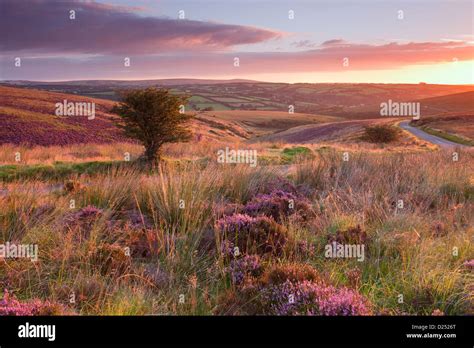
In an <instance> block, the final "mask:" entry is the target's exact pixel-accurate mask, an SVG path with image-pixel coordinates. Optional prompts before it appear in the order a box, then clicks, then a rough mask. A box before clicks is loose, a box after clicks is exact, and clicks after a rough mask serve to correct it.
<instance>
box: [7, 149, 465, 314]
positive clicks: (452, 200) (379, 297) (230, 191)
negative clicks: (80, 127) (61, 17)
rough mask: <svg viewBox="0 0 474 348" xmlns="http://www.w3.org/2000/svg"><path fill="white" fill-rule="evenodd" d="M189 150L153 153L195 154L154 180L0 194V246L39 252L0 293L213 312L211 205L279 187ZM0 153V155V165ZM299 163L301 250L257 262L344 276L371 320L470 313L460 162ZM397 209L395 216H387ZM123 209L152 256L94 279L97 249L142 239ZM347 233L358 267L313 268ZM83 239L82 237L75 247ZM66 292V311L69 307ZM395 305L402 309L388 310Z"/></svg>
mask: <svg viewBox="0 0 474 348" xmlns="http://www.w3.org/2000/svg"><path fill="white" fill-rule="evenodd" d="M201 145H202V147H200V148H194V149H193V151H191V150H188V149H186V146H187V145H172V146H170V147H169V148H167V151H168V154H169V155H172V156H177V157H178V158H187V157H190V156H191V154H192V153H194V154H195V155H196V154H199V155H200V156H204V157H205V156H207V157H208V160H207V161H168V162H167V164H165V165H163V166H162V167H161V169H160V170H159V171H154V172H143V171H141V170H139V169H138V168H134V167H133V166H132V165H130V166H129V167H126V166H125V167H121V168H118V169H112V170H109V171H107V172H99V173H94V174H80V175H75V176H74V177H71V178H70V179H72V180H76V181H78V182H80V184H81V185H78V187H79V188H78V189H77V190H72V191H71V192H69V191H67V190H65V189H64V188H63V186H62V184H61V182H58V181H50V180H47V179H42V180H40V179H31V180H28V181H13V182H11V183H8V184H6V183H5V184H3V191H2V194H1V195H0V206H1V207H2V209H1V211H0V241H1V242H6V241H16V242H21V243H37V244H38V245H39V252H40V255H39V261H38V262H36V263H33V262H30V261H29V260H24V259H8V260H4V261H2V262H0V281H1V283H2V284H4V285H3V286H4V287H7V288H8V289H9V290H11V291H13V292H14V293H16V294H17V295H18V297H19V298H21V299H27V298H35V297H39V298H43V299H46V298H48V299H53V300H56V301H59V302H62V303H64V304H65V305H66V306H68V307H70V308H71V309H72V310H74V311H75V312H77V313H80V314H118V315H124V314H131V315H142V314H212V313H214V310H215V308H216V306H217V305H218V301H219V298H220V296H221V295H222V294H223V292H224V291H232V289H233V288H232V285H231V284H230V283H229V278H228V277H229V276H228V274H227V272H226V267H225V265H224V263H223V260H222V258H221V257H220V256H219V254H217V255H216V254H215V253H213V252H210V251H208V250H207V249H202V247H201V245H202V243H203V241H206V240H209V238H211V239H212V238H213V236H214V235H213V233H212V230H213V226H214V222H215V220H216V219H217V218H219V217H220V214H222V207H223V206H224V207H225V206H227V205H228V204H239V203H245V202H246V201H248V200H249V199H251V198H252V197H253V196H254V195H255V194H256V193H258V192H260V191H261V190H263V188H264V187H265V186H266V185H267V184H268V182H269V181H271V179H272V178H275V177H281V171H280V170H278V169H277V167H273V166H261V165H260V166H257V167H256V168H251V167H249V166H248V165H222V164H217V163H215V160H212V159H213V158H215V157H211V155H212V154H213V153H214V151H215V150H216V148H215V147H214V146H213V145H212V144H210V143H203V144H201ZM267 145H270V144H256V145H254V146H255V147H256V148H258V149H259V150H261V151H262V152H263V151H269V150H271V149H269V148H267ZM270 146H273V147H276V148H277V150H281V149H278V147H279V146H283V147H285V146H286V145H284V144H271V145H270ZM12 149H13V148H11V147H10V148H8V147H6V148H5V147H3V148H2V150H1V154H2V155H1V158H2V161H4V162H5V161H7V160H6V159H7V158H8V156H7V154H8V153H9V151H11V150H12ZM69 149H71V152H73V151H72V149H75V150H77V152H78V153H82V154H86V153H88V151H89V152H90V151H97V147H93V149H92V148H91V149H87V148H84V147H82V148H81V147H77V148H74V147H73V148H69ZM63 150H64V149H59V148H58V149H44V148H43V149H34V148H33V149H30V150H28V149H25V151H26V152H25V153H26V159H27V161H28V162H27V163H38V162H41V163H43V161H52V162H54V161H57V160H60V159H62V160H64V159H65V157H61V156H67V154H65V151H63ZM274 150H275V149H274ZM312 150H314V149H312ZM28 151H30V152H28ZM60 151H62V152H63V154H62V155H61V154H59V152H60ZM68 151H69V150H68ZM121 151H123V148H114V147H109V146H108V145H101V146H100V147H99V150H98V152H99V153H100V155H99V156H97V157H91V158H102V159H118V158H119V157H120V153H121ZM135 151H136V152H138V151H139V148H135ZM56 153H58V154H56ZM313 153H314V155H315V157H313V159H312V160H309V161H305V162H303V163H300V164H298V165H295V172H294V175H293V177H292V178H291V179H292V180H293V181H294V182H295V183H296V184H303V185H304V186H305V187H306V189H310V190H309V191H310V192H313V194H308V196H307V197H308V199H310V200H311V204H312V206H313V208H314V210H315V211H316V212H317V214H316V215H315V216H314V217H313V218H312V219H311V220H310V221H309V222H308V223H305V224H300V223H298V222H294V221H288V222H284V224H285V227H286V228H287V229H288V231H289V233H290V235H291V236H292V240H294V241H295V243H296V241H306V242H307V243H309V244H310V245H312V247H313V249H314V250H313V251H312V252H311V253H307V252H302V251H301V250H300V249H299V248H298V247H297V245H296V244H295V245H294V246H290V247H291V248H293V250H292V251H291V252H289V253H286V254H285V255H284V256H281V257H280V258H276V257H273V258H270V259H267V260H266V262H267V263H268V264H281V263H290V262H295V261H298V262H302V263H306V264H309V265H312V266H313V267H314V268H316V269H317V270H318V271H319V272H320V273H321V274H324V275H325V276H326V277H327V278H328V279H330V280H331V281H332V282H333V283H334V284H336V285H348V284H350V279H349V278H348V274H349V272H350V271H351V270H354V269H358V270H360V272H361V279H360V281H359V282H358V283H357V285H356V286H357V290H358V291H360V292H361V293H362V294H363V295H365V296H366V297H367V298H368V299H369V300H370V301H371V302H372V303H373V304H374V306H375V309H376V313H384V314H394V315H399V314H404V313H410V314H431V313H432V312H433V310H435V309H440V310H442V311H443V312H444V313H446V314H468V313H471V314H472V313H473V303H474V296H473V292H472V291H473V287H474V278H473V275H472V273H469V272H468V271H466V270H465V269H464V268H463V266H462V264H463V262H465V261H466V260H470V259H472V258H474V250H473V247H472V239H473V237H474V229H473V226H474V217H473V209H472V208H473V202H474V186H473V183H474V177H473V174H472V173H474V170H473V169H474V153H473V152H472V151H467V150H466V151H462V152H460V157H459V161H458V162H453V161H452V158H451V155H450V153H446V152H427V153H417V154H410V153H399V154H388V153H369V154H367V153H361V152H352V153H351V155H350V158H349V161H347V162H346V161H343V160H342V154H341V152H340V151H338V149H324V151H313ZM81 156H82V155H81ZM81 156H75V157H74V158H73V160H74V161H79V160H80V158H81ZM82 158H86V159H88V158H90V157H87V156H84V157H82ZM282 179H283V178H282ZM311 189H312V190H311ZM71 199H74V200H75V204H76V206H75V208H73V209H71V208H70V202H71ZM400 199H401V200H403V202H404V207H403V209H398V208H396V202H397V201H398V200H400ZM181 202H184V206H180V203H181ZM90 205H93V206H95V207H97V208H99V209H101V211H102V214H101V215H100V216H98V217H97V218H95V219H94V220H93V221H92V223H91V224H90V225H87V226H88V227H80V226H79V227H78V226H75V225H68V224H67V223H65V221H68V220H67V217H68V216H70V214H73V213H77V212H78V211H79V209H80V208H83V207H86V206H90ZM130 212H133V214H135V215H137V216H138V217H139V218H138V220H139V223H138V225H139V227H138V231H145V230H146V231H147V232H146V236H147V237H146V238H148V239H147V241H148V242H149V243H151V244H153V245H154V246H155V247H156V248H155V249H153V252H152V253H150V254H149V255H147V256H143V257H138V256H136V255H135V254H132V257H131V260H130V261H131V263H130V266H129V268H126V271H120V270H123V268H121V267H119V266H120V265H119V264H118V265H115V264H114V262H115V263H119V262H120V259H115V258H113V259H111V261H110V260H109V261H107V262H109V263H107V267H112V269H115V270H116V271H113V272H112V273H107V274H105V275H104V274H103V273H102V272H103V269H104V264H102V263H101V262H104V261H100V260H103V258H98V257H95V256H94V257H93V255H96V253H97V251H98V250H108V249H107V247H108V245H119V246H120V247H122V248H125V247H130V248H132V249H133V248H135V247H136V239H134V238H135V237H134V236H135V234H136V233H138V234H139V235H140V236H145V235H143V234H140V233H144V232H137V231H135V232H133V231H134V229H133V228H131V227H130V226H127V222H130V221H131V218H130V217H129V214H130ZM111 224H112V226H115V227H113V228H111V227H110V226H111ZM355 225H360V226H361V228H362V229H363V230H365V231H367V234H368V238H369V239H368V240H369V241H368V242H367V248H368V249H367V254H366V257H365V261H364V262H357V261H356V260H354V259H338V260H332V259H327V258H325V257H324V246H325V244H326V243H327V237H328V236H329V235H331V234H333V233H335V232H336V231H338V230H341V229H344V228H349V227H353V226H355ZM84 228H87V229H88V230H87V232H88V234H87V235H88V237H81V238H79V237H78V233H80V232H81V233H83V232H84V230H83V229H84ZM81 229H82V230H81ZM135 229H136V228H135ZM140 240H141V239H140ZM148 242H145V244H143V245H144V247H145V248H149V247H150V245H151V244H147V243H148ZM140 243H144V242H143V241H142V242H140ZM140 245H142V244H140ZM143 245H142V247H143ZM453 248H457V251H458V253H457V254H456V255H453ZM114 265H115V266H116V267H117V268H114ZM71 293H74V294H75V296H76V301H75V303H70V302H69V296H70V294H71ZM400 294H403V296H404V302H403V303H399V302H398V295H400ZM181 295H183V296H184V297H183V298H184V303H180V301H179V300H180V296H181Z"/></svg>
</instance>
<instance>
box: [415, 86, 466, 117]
mask: <svg viewBox="0 0 474 348" xmlns="http://www.w3.org/2000/svg"><path fill="white" fill-rule="evenodd" d="M417 101H418V102H420V106H421V111H422V115H423V114H425V115H435V114H449V113H473V114H474V91H469V92H462V93H455V94H449V95H444V96H440V97H431V98H425V99H419V100H417Z"/></svg>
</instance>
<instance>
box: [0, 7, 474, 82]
mask: <svg viewBox="0 0 474 348" xmlns="http://www.w3.org/2000/svg"><path fill="white" fill-rule="evenodd" d="M473 6H474V1H472V0H397V1H393V0H293V1H282V0H238V1H237V0H225V1H224V0H186V1H182V0H135V1H130V0H114V1H107V0H97V1H79V0H78V1H59V0H49V1H47V0H1V1H0V33H2V34H1V35H0V79H1V80H36V81H38V80H41V81H64V80H88V79H97V80H98V79H116V80H135V79H162V78H203V79H234V78H239V79H252V80H259V81H269V82H289V83H297V82H308V83H318V82H353V83H358V82H377V83H419V82H426V83H441V84H473V83H474V24H473V16H474V7H473ZM71 11H74V12H71Z"/></svg>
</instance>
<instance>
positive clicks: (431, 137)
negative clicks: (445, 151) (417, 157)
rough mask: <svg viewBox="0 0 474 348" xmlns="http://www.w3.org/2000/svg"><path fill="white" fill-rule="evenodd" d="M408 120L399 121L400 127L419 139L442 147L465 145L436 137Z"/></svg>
mask: <svg viewBox="0 0 474 348" xmlns="http://www.w3.org/2000/svg"><path fill="white" fill-rule="evenodd" d="M408 122H409V121H403V122H400V127H401V128H403V129H404V130H406V131H408V132H410V133H412V134H413V135H415V136H417V137H418V138H420V139H423V140H426V141H429V142H430V143H432V144H435V145H439V146H441V147H444V148H450V147H466V146H465V145H461V144H458V143H454V142H452V141H449V140H446V139H443V138H440V137H437V136H435V135H431V134H428V133H426V132H424V131H422V130H421V129H419V128H416V127H412V126H410V125H409V124H408Z"/></svg>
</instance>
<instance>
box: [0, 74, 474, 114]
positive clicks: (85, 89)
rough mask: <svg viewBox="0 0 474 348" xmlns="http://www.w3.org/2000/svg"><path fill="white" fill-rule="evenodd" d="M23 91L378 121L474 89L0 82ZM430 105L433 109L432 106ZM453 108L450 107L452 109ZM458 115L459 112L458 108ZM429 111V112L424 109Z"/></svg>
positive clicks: (169, 81) (195, 82) (172, 82)
mask: <svg viewBox="0 0 474 348" xmlns="http://www.w3.org/2000/svg"><path fill="white" fill-rule="evenodd" d="M1 84H3V85H10V86H16V87H19V86H21V87H26V88H35V89H43V90H48V91H55V92H61V93H71V94H78V95H83V96H87V97H92V98H102V99H108V100H114V101H116V100H118V98H119V96H118V92H119V91H120V90H123V89H129V88H144V87H149V86H156V87H163V88H168V89H170V90H171V91H172V93H176V94H186V95H189V96H191V99H190V101H189V105H188V107H189V108H190V109H192V110H196V111H199V110H213V111H225V110H250V111H262V110H265V111H281V112H288V110H289V108H290V106H291V107H292V108H294V111H295V112H297V113H302V114H314V115H330V116H337V117H343V118H346V119H367V118H378V117H380V103H382V102H387V101H388V100H390V99H391V100H393V101H397V102H406V101H413V100H420V99H426V98H434V97H442V96H447V95H453V94H458V93H465V92H474V85H431V84H382V83H294V84H289V83H268V82H258V81H251V80H239V79H236V80H200V79H164V80H140V81H118V80H117V81H114V80H86V81H63V82H40V81H36V82H35V81H3V82H0V85H1ZM433 105H434V104H433ZM450 105H451V104H450ZM452 106H453V107H456V108H457V109H456V110H459V108H458V107H457V106H455V105H454V104H452ZM427 111H428V110H427Z"/></svg>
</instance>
